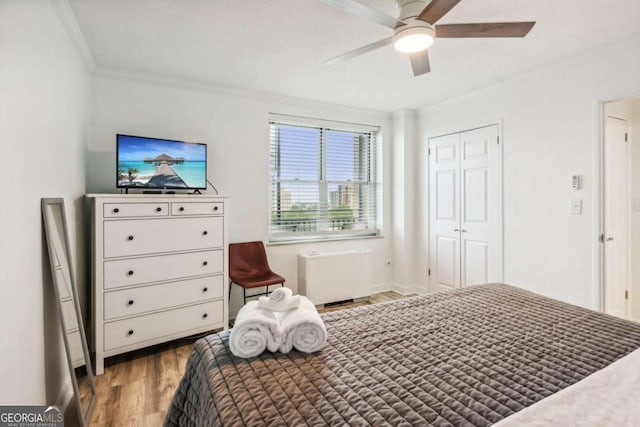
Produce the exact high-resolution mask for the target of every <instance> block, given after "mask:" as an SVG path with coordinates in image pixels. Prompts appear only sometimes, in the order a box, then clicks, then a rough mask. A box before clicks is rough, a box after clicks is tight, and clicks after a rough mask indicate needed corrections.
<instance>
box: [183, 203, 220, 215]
mask: <svg viewBox="0 0 640 427" xmlns="http://www.w3.org/2000/svg"><path fill="white" fill-rule="evenodd" d="M223 213H224V203H222V202H184V203H183V202H180V203H178V202H173V203H171V215H222V214H223Z"/></svg>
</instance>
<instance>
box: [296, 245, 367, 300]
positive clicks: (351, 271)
mask: <svg viewBox="0 0 640 427" xmlns="http://www.w3.org/2000/svg"><path fill="white" fill-rule="evenodd" d="M298 292H299V293H300V294H301V295H305V296H306V297H307V298H309V299H310V300H311V301H312V302H313V303H314V304H315V305H320V304H327V303H330V302H336V301H344V300H348V299H356V298H363V297H368V296H370V295H371V250H370V249H354V250H348V251H341V252H308V253H302V254H299V255H298Z"/></svg>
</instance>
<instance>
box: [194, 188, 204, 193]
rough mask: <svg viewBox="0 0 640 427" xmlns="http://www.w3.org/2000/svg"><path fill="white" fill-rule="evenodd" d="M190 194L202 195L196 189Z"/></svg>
mask: <svg viewBox="0 0 640 427" xmlns="http://www.w3.org/2000/svg"><path fill="white" fill-rule="evenodd" d="M191 194H202V193H201V192H200V190H198V189H197V188H196V189H195V190H193V193H191Z"/></svg>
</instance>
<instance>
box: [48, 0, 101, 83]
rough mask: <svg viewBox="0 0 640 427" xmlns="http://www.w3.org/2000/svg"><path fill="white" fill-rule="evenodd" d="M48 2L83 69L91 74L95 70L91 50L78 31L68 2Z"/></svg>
mask: <svg viewBox="0 0 640 427" xmlns="http://www.w3.org/2000/svg"><path fill="white" fill-rule="evenodd" d="M50 1H51V4H52V5H53V8H54V9H55V11H56V13H57V14H58V17H59V18H60V22H62V26H63V27H64V29H65V30H66V32H67V35H68V36H69V39H71V43H73V46H74V47H75V48H76V50H77V52H78V55H79V56H80V58H81V59H82V62H83V64H84V66H85V68H86V69H87V71H88V72H89V74H93V72H94V71H95V69H96V61H95V59H94V57H93V54H92V53H91V49H89V44H88V43H87V39H85V37H84V34H82V30H81V29H80V25H79V24H78V20H77V19H76V15H75V13H73V9H71V5H70V4H69V1H68V0H50Z"/></svg>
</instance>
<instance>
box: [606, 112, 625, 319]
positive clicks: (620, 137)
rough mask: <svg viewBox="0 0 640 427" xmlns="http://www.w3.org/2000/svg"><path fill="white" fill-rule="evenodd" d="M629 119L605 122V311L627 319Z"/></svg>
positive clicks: (613, 118)
mask: <svg viewBox="0 0 640 427" xmlns="http://www.w3.org/2000/svg"><path fill="white" fill-rule="evenodd" d="M626 133H627V122H626V121H625V120H621V119H617V118H615V117H607V118H606V121H605V139H604V150H605V151H604V183H605V189H604V236H605V245H604V269H605V278H604V279H605V295H604V303H605V312H606V313H607V314H611V315H614V316H618V317H622V318H627V300H626V297H625V296H626V295H625V292H626V291H627V289H628V285H627V280H628V264H627V262H628V259H627V257H628V253H629V248H628V241H627V236H628V232H629V231H628V226H629V187H628V183H629V175H628V163H627V162H628V156H629V153H628V149H629V146H628V145H629V143H628V142H627V141H626V136H625V135H626Z"/></svg>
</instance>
